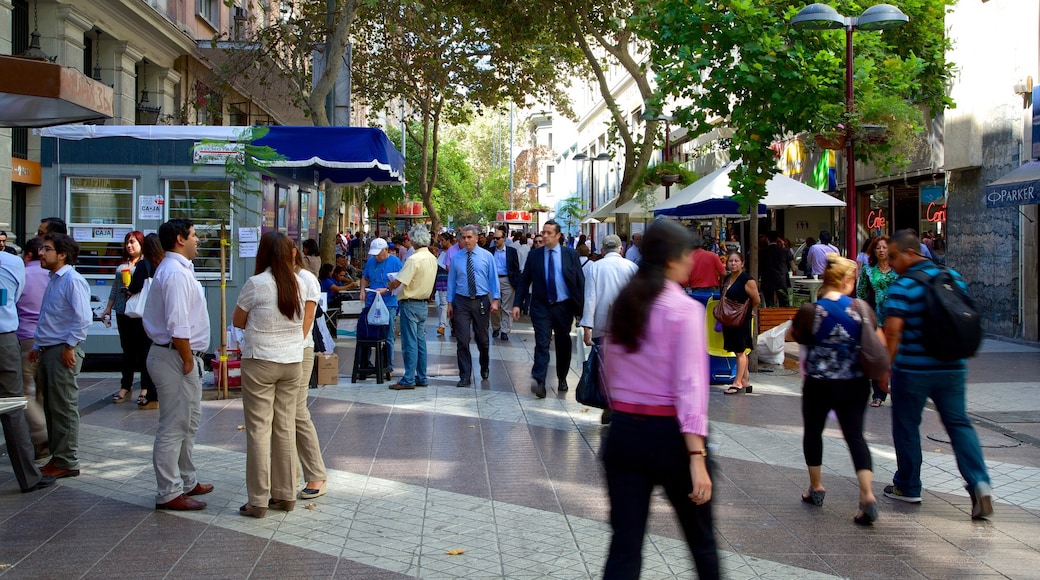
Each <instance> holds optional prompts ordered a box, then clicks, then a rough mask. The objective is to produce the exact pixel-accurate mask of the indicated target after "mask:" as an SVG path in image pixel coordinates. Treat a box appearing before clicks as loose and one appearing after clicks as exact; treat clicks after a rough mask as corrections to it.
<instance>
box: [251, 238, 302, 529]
mask: <svg viewBox="0 0 1040 580" xmlns="http://www.w3.org/2000/svg"><path fill="white" fill-rule="evenodd" d="M255 272H256V274H255V275H254V276H253V277H251V278H250V279H248V280H246V283H245V285H243V287H242V292H241V293H240V294H239V296H238V303H237V304H236V305H235V312H234V315H233V317H232V323H233V324H234V325H235V326H236V327H238V328H244V329H245V340H244V341H243V344H242V411H243V413H244V414H245V423H246V491H247V492H248V494H249V503H247V504H245V505H243V506H242V507H241V508H239V513H240V514H242V515H244V516H252V517H255V518H262V517H264V516H265V515H267V508H268V507H270V508H273V509H281V510H285V511H292V509H293V508H294V507H296V500H295V499H293V498H294V497H295V496H296V482H297V480H298V474H297V471H296V462H297V456H296V404H297V401H296V397H297V392H298V390H299V388H300V370H301V363H302V361H303V344H304V334H305V330H309V329H310V326H311V323H312V322H313V310H312V311H311V320H307V319H306V314H305V310H304V302H303V299H302V296H301V293H300V283H299V278H297V276H296V268H295V258H294V257H293V243H292V240H290V239H289V237H288V236H286V235H285V234H283V233H280V232H267V233H266V234H264V235H263V236H261V237H260V247H259V249H258V251H257V255H256V269H255Z"/></svg>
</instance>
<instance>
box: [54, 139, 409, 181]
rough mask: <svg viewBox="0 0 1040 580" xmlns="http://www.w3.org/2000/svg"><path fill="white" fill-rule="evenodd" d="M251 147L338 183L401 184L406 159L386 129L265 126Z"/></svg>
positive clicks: (278, 164) (276, 164)
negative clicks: (267, 149) (271, 152)
mask: <svg viewBox="0 0 1040 580" xmlns="http://www.w3.org/2000/svg"><path fill="white" fill-rule="evenodd" d="M249 129H250V128H249V127H207V126H197V127H192V126H169V127H166V126H134V125H128V126H100V125H68V126H63V127H51V128H48V129H41V130H40V131H39V134H40V135H42V136H44V137H55V138H58V139H70V140H80V139H99V138H104V137H131V138H135V139H153V140H170V141H176V140H202V139H213V140H220V141H237V140H238V139H239V138H240V136H241V135H243V134H244V133H245V134H248V132H249ZM267 129H268V132H267V135H264V136H263V137H262V138H260V139H257V140H256V141H254V142H253V145H258V146H268V147H271V148H272V149H274V150H275V151H277V152H278V153H279V154H280V155H282V156H283V157H285V159H283V160H281V161H276V162H274V163H273V164H272V167H275V168H278V167H297V168H304V167H310V168H313V169H314V170H315V171H317V172H318V179H319V181H324V180H326V179H327V180H329V181H331V182H333V183H336V184H339V185H363V184H366V183H371V184H374V185H400V184H401V177H402V176H403V174H404V157H403V156H402V155H401V153H400V152H398V151H397V149H396V148H394V144H393V143H391V142H390V139H388V138H387V136H386V133H383V131H381V130H380V129H375V128H372V127H282V126H273V127H268V128H267Z"/></svg>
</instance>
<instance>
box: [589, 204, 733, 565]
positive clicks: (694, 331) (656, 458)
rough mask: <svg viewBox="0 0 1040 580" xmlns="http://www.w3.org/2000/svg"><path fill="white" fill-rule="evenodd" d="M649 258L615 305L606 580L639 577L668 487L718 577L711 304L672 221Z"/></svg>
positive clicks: (658, 226)
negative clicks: (691, 293) (653, 498)
mask: <svg viewBox="0 0 1040 580" xmlns="http://www.w3.org/2000/svg"><path fill="white" fill-rule="evenodd" d="M641 251H642V254H643V259H642V261H641V262H640V263H639V270H638V271H637V272H636V274H635V275H634V276H633V277H632V279H631V281H630V282H629V284H628V286H626V287H625V289H624V290H622V291H621V294H620V295H619V296H618V298H617V301H616V302H615V303H614V309H613V312H612V313H611V318H610V331H609V333H608V335H607V341H606V348H605V355H604V357H603V360H604V364H605V366H606V372H605V378H606V379H607V390H608V394H609V396H610V406H611V409H612V410H613V412H614V415H613V419H612V423H611V427H610V433H609V434H608V435H607V440H606V443H605V445H604V456H603V461H604V464H605V466H606V472H607V489H608V493H609V495H610V525H611V528H613V537H612V538H611V541H610V553H609V555H608V557H607V563H606V566H605V568H604V571H603V577H604V578H606V579H610V578H637V577H639V571H640V568H641V565H642V547H643V538H644V537H645V535H646V524H647V516H648V515H649V510H650V494H651V493H652V491H653V488H654V486H655V485H658V484H660V485H662V486H663V487H664V489H665V492H666V493H667V495H668V499H669V501H670V502H671V504H672V507H673V508H675V512H676V515H677V516H678V518H679V523H680V524H681V525H682V528H683V533H684V535H685V537H686V542H687V544H688V545H689V546H690V551H691V552H692V553H693V559H694V562H695V564H696V565H697V575H698V577H700V578H718V577H719V556H718V551H717V549H716V546H715V536H714V532H713V529H712V514H711V491H712V486H711V476H710V474H709V467H708V453H707V447H706V444H705V442H706V438H707V436H708V347H707V332H706V328H705V323H704V306H703V305H702V304H701V303H700V302H698V301H696V300H691V299H690V298H689V297H687V296H686V294H685V293H684V292H683V290H682V287H681V286H680V284H682V283H683V282H686V281H687V280H688V279H689V277H690V269H691V267H692V264H693V262H692V259H691V255H692V251H693V238H692V236H690V234H689V233H688V232H687V231H686V230H685V229H684V228H683V227H682V226H680V225H679V224H677V223H675V222H672V221H668V220H662V221H659V222H656V223H654V224H653V225H652V226H650V228H649V229H647V231H646V234H645V235H644V236H643V245H642V248H641Z"/></svg>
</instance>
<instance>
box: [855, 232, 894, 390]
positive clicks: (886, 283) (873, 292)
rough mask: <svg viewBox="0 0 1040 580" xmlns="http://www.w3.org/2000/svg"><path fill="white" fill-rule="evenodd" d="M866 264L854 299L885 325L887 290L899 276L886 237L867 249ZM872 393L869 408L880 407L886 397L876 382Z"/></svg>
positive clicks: (875, 241) (880, 238)
mask: <svg viewBox="0 0 1040 580" xmlns="http://www.w3.org/2000/svg"><path fill="white" fill-rule="evenodd" d="M867 256H868V262H867V265H866V266H864V267H863V270H862V271H861V272H860V274H859V283H858V284H856V298H860V299H862V300H866V301H867V304H870V305H871V306H873V307H874V312H875V313H876V314H877V320H878V326H879V327H881V326H884V325H885V315H884V309H885V300H887V299H888V289H889V287H891V286H892V284H894V283H895V281H896V278H899V274H897V273H896V271H895V270H893V269H892V266H891V265H889V263H888V236H878V237H876V238H874V241H873V242H871V243H870V246H869V247H867ZM870 385H871V389H872V390H873V391H874V396H873V399H872V400H871V401H870V406H871V407H880V406H881V405H882V404H884V402H885V399H886V398H888V395H887V394H886V393H885V392H884V391H882V390H881V387H880V386H878V383H877V381H871V382H870Z"/></svg>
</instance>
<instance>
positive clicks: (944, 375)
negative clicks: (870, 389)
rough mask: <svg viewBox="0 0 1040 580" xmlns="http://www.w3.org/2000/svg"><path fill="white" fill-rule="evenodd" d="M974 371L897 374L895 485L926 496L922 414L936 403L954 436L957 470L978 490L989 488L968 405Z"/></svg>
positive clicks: (894, 381) (894, 392)
mask: <svg viewBox="0 0 1040 580" xmlns="http://www.w3.org/2000/svg"><path fill="white" fill-rule="evenodd" d="M967 374H968V371H966V370H958V371H930V372H912V371H902V370H898V369H896V370H894V371H893V372H892V440H893V442H894V443H895V448H896V466H897V468H896V474H895V476H894V477H893V478H892V483H893V484H895V486H896V487H898V488H899V490H900V491H902V492H903V493H904V494H906V495H910V496H920V495H921V461H922V459H921V414H922V413H923V412H924V405H925V402H926V400H927V399H929V398H931V399H932V402H933V403H935V408H936V410H938V411H939V418H940V419H941V420H942V423H943V426H944V427H946V433H947V434H948V435H949V436H950V443H951V445H952V446H953V453H954V456H955V457H956V458H957V468H958V469H959V470H960V472H961V476H963V477H964V479H965V480H966V481H967V482H968V487H969V488H970V489H974V488H975V486H976V485H978V484H979V483H989V473H988V472H987V471H986V463H985V461H984V460H983V458H982V448H981V447H980V446H979V437H978V435H976V434H975V428H974V427H972V426H971V419H969V418H968V412H967V409H966V405H965V402H966V401H965V390H966V386H965V377H966V376H967Z"/></svg>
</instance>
